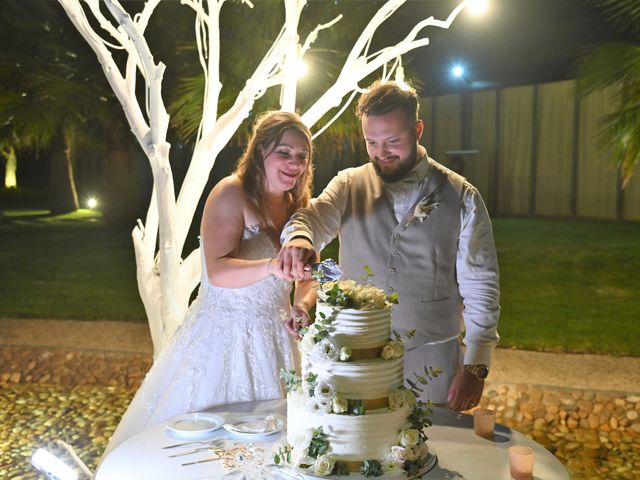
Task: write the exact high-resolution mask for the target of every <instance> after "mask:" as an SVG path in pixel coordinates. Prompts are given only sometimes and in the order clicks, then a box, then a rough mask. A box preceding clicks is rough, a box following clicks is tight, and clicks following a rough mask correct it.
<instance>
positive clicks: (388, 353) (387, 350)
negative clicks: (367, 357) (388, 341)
mask: <svg viewBox="0 0 640 480" xmlns="http://www.w3.org/2000/svg"><path fill="white" fill-rule="evenodd" d="M393 355H394V351H393V347H391V346H389V345H385V346H384V347H382V352H380V357H382V359H383V360H391V359H392V358H393Z"/></svg>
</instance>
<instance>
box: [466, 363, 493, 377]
mask: <svg viewBox="0 0 640 480" xmlns="http://www.w3.org/2000/svg"><path fill="white" fill-rule="evenodd" d="M464 369H465V370H466V371H467V372H469V373H470V374H472V375H473V376H474V377H476V378H477V379H478V380H484V379H485V378H487V376H488V375H489V367H487V366H486V365H483V364H478V365H465V366H464Z"/></svg>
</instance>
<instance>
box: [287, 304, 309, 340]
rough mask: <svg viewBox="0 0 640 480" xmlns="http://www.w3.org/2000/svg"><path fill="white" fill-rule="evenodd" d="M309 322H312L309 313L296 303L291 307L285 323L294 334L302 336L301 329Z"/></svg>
mask: <svg viewBox="0 0 640 480" xmlns="http://www.w3.org/2000/svg"><path fill="white" fill-rule="evenodd" d="M309 323H311V322H310V320H309V314H308V313H307V311H306V310H305V309H304V308H300V307H298V306H295V305H294V306H293V307H291V311H290V312H289V318H288V319H287V321H286V322H285V325H286V327H287V330H288V331H289V333H290V334H291V335H292V336H294V337H296V338H300V333H299V332H300V329H301V328H302V327H306V326H307V325H309Z"/></svg>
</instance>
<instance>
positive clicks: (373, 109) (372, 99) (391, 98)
mask: <svg viewBox="0 0 640 480" xmlns="http://www.w3.org/2000/svg"><path fill="white" fill-rule="evenodd" d="M419 107H420V105H419V103H418V94H417V93H416V91H415V89H413V88H412V87H408V88H407V87H406V86H405V87H404V88H402V87H401V86H400V85H399V84H397V83H396V82H392V81H387V82H384V83H383V82H381V81H380V80H376V81H375V82H373V83H372V84H371V85H370V86H369V88H367V91H366V92H365V93H363V94H362V95H360V99H359V100H358V104H357V105H356V115H357V116H358V118H362V116H363V115H366V116H371V115H373V116H378V115H386V114H387V113H389V112H392V111H394V110H396V109H401V110H402V111H403V112H404V113H405V115H406V116H407V118H409V119H411V120H416V121H417V120H418V109H419Z"/></svg>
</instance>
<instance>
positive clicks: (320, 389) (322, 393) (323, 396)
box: [313, 380, 338, 401]
mask: <svg viewBox="0 0 640 480" xmlns="http://www.w3.org/2000/svg"><path fill="white" fill-rule="evenodd" d="M337 393H338V389H337V388H336V386H335V384H334V383H333V382H330V381H328V380H318V383H316V388H315V389H314V390H313V395H314V396H315V397H316V398H317V399H318V400H319V401H324V400H328V401H331V400H333V397H335V396H336V394H337Z"/></svg>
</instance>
